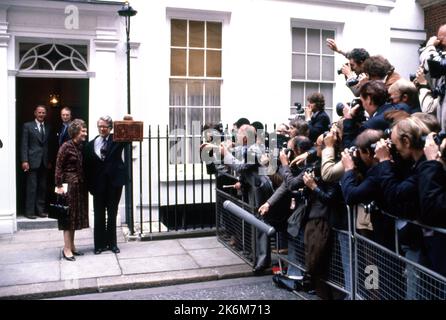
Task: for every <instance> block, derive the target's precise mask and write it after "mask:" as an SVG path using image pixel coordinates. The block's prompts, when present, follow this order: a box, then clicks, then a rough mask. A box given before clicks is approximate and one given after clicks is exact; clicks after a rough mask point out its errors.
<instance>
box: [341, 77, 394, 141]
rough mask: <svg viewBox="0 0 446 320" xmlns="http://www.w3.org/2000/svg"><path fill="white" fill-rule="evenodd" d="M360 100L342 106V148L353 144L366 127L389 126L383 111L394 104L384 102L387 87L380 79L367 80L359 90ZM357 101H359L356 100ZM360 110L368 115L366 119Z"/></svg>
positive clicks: (382, 127) (383, 127) (377, 128)
mask: <svg viewBox="0 0 446 320" xmlns="http://www.w3.org/2000/svg"><path fill="white" fill-rule="evenodd" d="M359 94H360V99H361V100H360V101H361V103H358V104H356V105H353V104H352V106H351V108H348V107H345V108H344V124H343V125H344V133H343V144H344V148H350V147H351V146H353V145H354V141H355V139H356V137H357V136H358V135H359V134H360V133H361V132H363V131H364V130H366V129H374V130H381V131H384V130H386V129H388V128H389V125H390V123H389V122H388V121H387V120H386V119H385V118H384V113H385V112H387V111H390V110H393V109H394V106H392V105H391V104H388V103H386V101H387V100H388V93H387V88H386V86H385V85H384V83H383V82H381V81H376V80H374V81H369V82H367V83H365V84H364V85H363V86H362V87H361V89H360V90H359ZM354 102H355V103H356V101H355V100H354ZM358 102H359V101H358ZM361 111H366V112H367V113H368V115H369V119H368V120H367V121H364V122H362V121H363V117H360V116H359V115H360V114H361Z"/></svg>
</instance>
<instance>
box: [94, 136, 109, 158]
mask: <svg viewBox="0 0 446 320" xmlns="http://www.w3.org/2000/svg"><path fill="white" fill-rule="evenodd" d="M108 137H109V136H106V137H105V138H103V137H101V136H99V137H97V138H96V140H95V141H94V153H96V155H97V156H98V157H99V158H101V148H102V144H103V142H104V140H105V141H107V139H108Z"/></svg>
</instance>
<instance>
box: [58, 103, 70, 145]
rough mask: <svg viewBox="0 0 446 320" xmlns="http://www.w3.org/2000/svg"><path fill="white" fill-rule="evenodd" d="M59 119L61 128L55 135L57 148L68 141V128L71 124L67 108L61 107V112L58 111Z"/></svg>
mask: <svg viewBox="0 0 446 320" xmlns="http://www.w3.org/2000/svg"><path fill="white" fill-rule="evenodd" d="M60 118H61V119H62V127H61V128H60V131H59V132H58V133H57V140H58V142H59V148H60V147H61V146H62V145H63V144H64V142H65V141H68V140H70V136H69V135H68V126H69V125H70V122H71V109H70V108H69V107H63V108H62V110H60Z"/></svg>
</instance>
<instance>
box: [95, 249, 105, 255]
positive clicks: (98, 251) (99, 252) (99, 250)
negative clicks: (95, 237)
mask: <svg viewBox="0 0 446 320" xmlns="http://www.w3.org/2000/svg"><path fill="white" fill-rule="evenodd" d="M102 251H104V250H103V249H100V248H99V249H94V254H101V253H102Z"/></svg>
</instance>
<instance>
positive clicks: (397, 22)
mask: <svg viewBox="0 0 446 320" xmlns="http://www.w3.org/2000/svg"><path fill="white" fill-rule="evenodd" d="M390 17H391V21H392V28H391V50H390V52H389V55H388V59H389V61H390V62H391V63H392V64H393V65H394V66H395V69H396V70H397V72H399V73H400V74H401V76H403V77H405V78H407V79H409V75H410V74H414V73H416V70H417V68H418V65H419V57H418V48H419V44H420V43H421V42H423V41H424V40H426V33H425V31H424V11H423V8H422V7H421V6H420V4H419V3H418V1H416V0H397V1H396V7H395V9H394V10H392V12H391V14H390Z"/></svg>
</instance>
